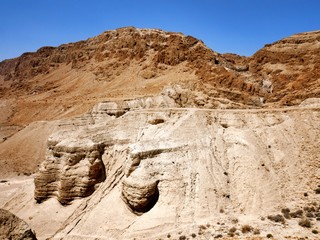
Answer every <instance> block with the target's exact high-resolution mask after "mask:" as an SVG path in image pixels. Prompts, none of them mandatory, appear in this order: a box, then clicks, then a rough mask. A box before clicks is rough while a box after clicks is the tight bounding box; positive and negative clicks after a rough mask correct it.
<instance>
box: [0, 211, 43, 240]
mask: <svg viewBox="0 0 320 240" xmlns="http://www.w3.org/2000/svg"><path fill="white" fill-rule="evenodd" d="M0 239H14V240H36V239H37V238H36V236H35V234H34V233H33V232H32V230H31V229H30V227H29V226H28V224H27V223H26V222H25V221H23V220H22V219H20V218H18V217H17V216H15V215H14V214H12V213H11V212H9V211H7V210H4V209H0Z"/></svg>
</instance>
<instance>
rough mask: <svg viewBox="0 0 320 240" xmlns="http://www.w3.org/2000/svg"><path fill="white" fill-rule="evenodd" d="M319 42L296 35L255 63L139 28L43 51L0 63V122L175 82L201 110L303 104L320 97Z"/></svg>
mask: <svg viewBox="0 0 320 240" xmlns="http://www.w3.org/2000/svg"><path fill="white" fill-rule="evenodd" d="M319 38H320V32H309V33H304V34H297V35H294V36H292V37H289V38H285V39H283V40H280V41H278V42H276V43H273V44H269V45H266V46H265V47H264V48H263V49H261V50H260V51H258V52H257V53H256V54H254V55H253V56H252V57H250V58H246V57H240V56H237V55H235V54H219V53H216V52H214V51H212V50H211V49H209V48H207V47H206V46H205V45H204V43H203V42H201V41H200V40H198V39H196V38H194V37H191V36H184V35H182V34H180V33H172V32H164V31H161V30H154V29H136V28H133V27H130V28H122V29H117V30H114V31H107V32H105V33H103V34H101V35H99V36H97V37H93V38H90V39H88V40H86V41H80V42H76V43H70V44H64V45H61V46H59V47H43V48H40V49H39V50H38V51H37V52H35V53H25V54H23V55H22V56H21V57H19V58H15V59H11V60H5V61H3V62H1V63H0V82H1V88H0V93H1V101H2V102H3V101H6V102H5V104H4V103H2V104H1V105H0V107H1V106H2V105H9V108H10V110H6V111H4V112H5V114H4V116H2V117H1V119H0V120H2V121H1V122H2V123H8V122H10V123H12V124H16V125H21V124H26V123H30V122H32V121H34V120H45V119H47V120H49V119H57V118H61V117H64V116H74V115H78V114H79V113H83V112H86V111H87V110H88V109H90V108H91V107H92V106H93V105H94V103H97V102H99V101H102V100H106V99H112V98H123V99H128V98H134V97H136V96H145V95H156V94H159V93H160V92H161V91H162V89H163V87H164V86H166V85H170V84H171V85H172V84H175V83H179V84H180V85H182V86H183V88H186V89H191V90H192V91H193V92H194V95H195V96H194V97H193V99H192V101H189V102H188V104H187V105H196V106H197V107H205V108H252V107H254V108H257V107H268V106H272V107H274V106H284V105H297V104H299V103H300V102H301V101H303V100H304V99H306V98H310V97H316V96H319V71H318V69H319V63H320V60H319V58H320V57H319V51H320V50H319V49H320V47H319V44H320V42H319V41H320V40H319ZM17 98H18V99H17ZM2 108H5V107H1V109H2Z"/></svg>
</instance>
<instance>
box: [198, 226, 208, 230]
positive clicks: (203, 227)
mask: <svg viewBox="0 0 320 240" xmlns="http://www.w3.org/2000/svg"><path fill="white" fill-rule="evenodd" d="M199 228H200V229H201V230H206V229H207V227H206V226H205V225H200V226H199Z"/></svg>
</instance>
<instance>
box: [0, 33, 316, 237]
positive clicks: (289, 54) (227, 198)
mask: <svg viewBox="0 0 320 240" xmlns="http://www.w3.org/2000/svg"><path fill="white" fill-rule="evenodd" d="M319 49H320V32H319V31H316V32H308V33H301V34H297V35H293V36H291V37H288V38H285V39H282V40H280V41H278V42H275V43H273V44H267V45H266V46H265V47H264V48H262V49H261V50H259V51H258V52H256V53H255V54H254V55H253V56H251V57H243V56H238V55H236V54H231V53H230V54H219V53H217V52H214V51H212V50H211V49H209V48H208V47H206V46H205V44H204V43H203V42H202V41H201V40H198V39H196V38H194V37H191V36H184V35H183V34H181V33H172V32H164V31H161V30H155V29H137V28H133V27H129V28H121V29H117V30H113V31H107V32H105V33H103V34H101V35H99V36H97V37H93V38H90V39H88V40H86V41H81V42H77V43H70V44H64V45H61V46H59V47H44V48H41V49H39V50H38V51H37V52H35V53H25V54H23V55H22V56H21V57H19V58H15V59H10V60H5V61H3V62H1V63H0V82H1V89H0V91H1V102H0V109H1V112H2V113H3V114H2V115H1V118H0V124H1V129H0V130H1V132H0V134H1V137H2V139H3V140H2V142H1V143H0V162H1V166H2V167H1V169H0V176H1V178H2V179H4V180H3V181H1V183H0V190H1V192H2V195H1V198H0V207H1V208H4V209H6V210H9V211H11V212H13V213H14V214H16V215H17V216H18V217H19V218H21V219H23V220H24V221H26V222H27V223H28V224H29V226H30V227H31V228H32V229H33V230H34V231H35V232H36V236H37V238H39V239H46V238H50V239H170V238H171V239H187V238H189V239H193V238H195V239H214V238H224V239H235V238H236V239H238V238H239V239H266V238H267V235H268V234H269V237H270V234H272V235H273V236H274V237H275V238H276V239H299V238H308V239H317V237H318V236H319V235H317V233H316V232H317V231H320V229H319V219H320V215H319V214H320V205H319V202H320V199H319V193H320V185H319V184H320V177H319V176H320V172H319V169H320V165H319V164H320V162H319V159H320V155H319V150H318V146H319V145H320V142H319V138H318V136H319V135H320V127H319V126H320V101H319V96H320V92H319V91H320V90H319V89H320V88H319V84H320V81H319V79H320V78H319V69H320V68H319V67H320V66H319V63H320V55H319ZM33 173H36V174H33ZM18 174H19V175H21V174H23V175H27V176H20V177H16V175H18ZM30 174H33V175H31V176H28V175H30ZM93 229H94V231H92V230H93Z"/></svg>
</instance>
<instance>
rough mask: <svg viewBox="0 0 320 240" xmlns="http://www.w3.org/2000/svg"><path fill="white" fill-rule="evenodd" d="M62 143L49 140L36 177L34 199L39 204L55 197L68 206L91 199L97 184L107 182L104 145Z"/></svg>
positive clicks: (81, 141) (74, 141)
mask: <svg viewBox="0 0 320 240" xmlns="http://www.w3.org/2000/svg"><path fill="white" fill-rule="evenodd" d="M56 137H57V136H56ZM59 140H60V141H59ZM59 140H57V139H55V138H54V137H51V138H50V139H49V140H48V150H47V155H46V160H45V161H44V162H43V163H42V164H41V166H40V167H39V172H38V174H37V175H36V176H35V180H34V183H35V196H34V197H35V199H36V200H37V201H38V202H41V201H43V200H45V199H47V198H48V197H51V196H56V197H57V198H58V200H59V201H60V202H61V203H63V204H66V203H69V202H70V201H72V200H73V199H75V198H77V197H86V196H89V195H90V194H92V192H93V191H94V189H95V185H96V184H97V183H100V182H101V181H103V180H104V179H105V167H104V164H103V162H102V160H101V156H102V154H103V150H104V146H103V144H97V143H94V142H92V141H91V140H89V139H81V140H78V139H66V140H62V141H61V138H60V139H59ZM58 141H59V142H58Z"/></svg>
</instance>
